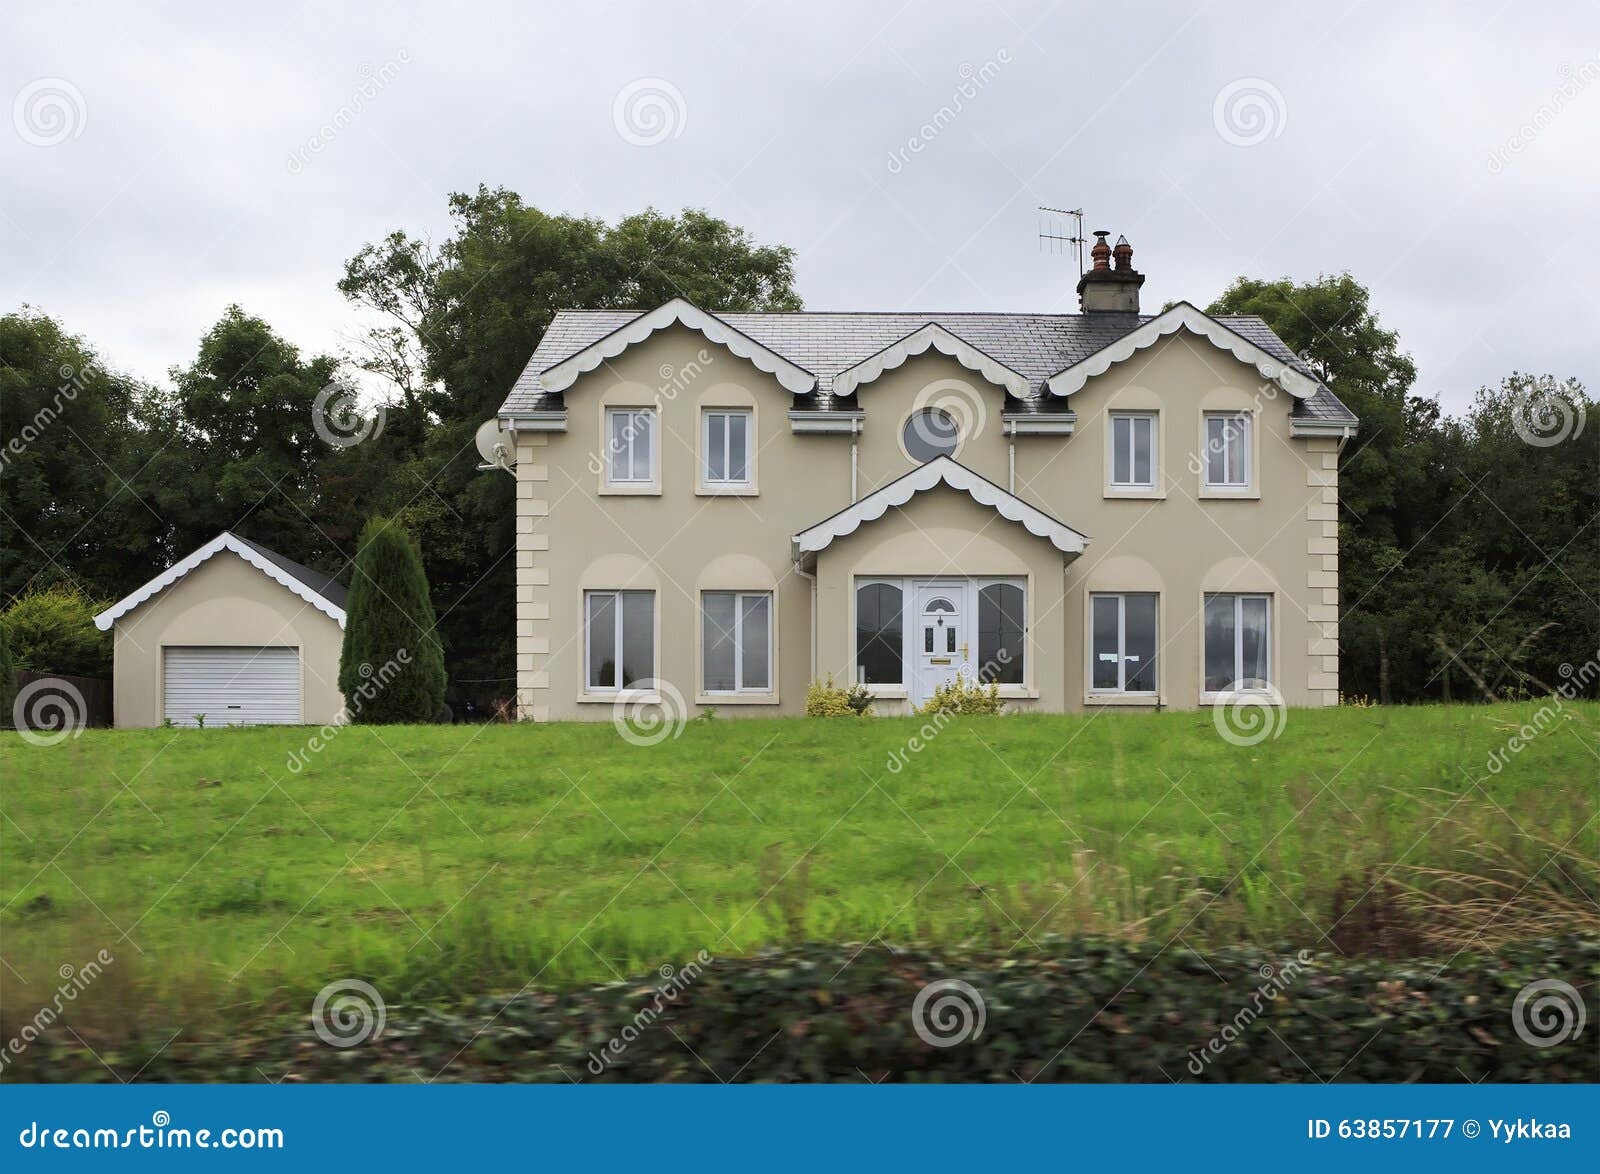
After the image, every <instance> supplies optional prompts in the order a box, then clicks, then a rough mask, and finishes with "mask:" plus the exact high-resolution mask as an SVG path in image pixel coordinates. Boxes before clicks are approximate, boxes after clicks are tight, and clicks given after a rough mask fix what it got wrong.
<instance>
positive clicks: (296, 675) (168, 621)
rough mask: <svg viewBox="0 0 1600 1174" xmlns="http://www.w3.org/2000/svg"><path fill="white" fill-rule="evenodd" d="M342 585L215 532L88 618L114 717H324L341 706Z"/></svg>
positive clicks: (222, 721)
mask: <svg viewBox="0 0 1600 1174" xmlns="http://www.w3.org/2000/svg"><path fill="white" fill-rule="evenodd" d="M344 602H345V589H344V588H343V587H341V586H340V585H339V584H338V583H337V582H336V581H334V580H333V579H332V578H330V577H329V576H327V575H323V574H319V573H318V572H316V571H313V570H311V569H310V568H309V567H303V566H301V565H300V564H299V563H297V562H294V561H293V560H291V559H287V558H284V557H283V555H281V554H278V553H276V552H275V551H271V550H268V549H267V548H266V547H264V546H261V545H260V544H259V543H255V542H251V541H250V540H249V539H247V538H241V537H239V536H238V535H237V534H231V533H226V532H224V533H222V534H219V535H218V536H217V537H216V538H214V539H212V540H211V541H210V542H208V543H206V544H205V545H204V546H202V547H201V548H200V549H199V550H197V551H195V552H194V553H193V554H191V555H189V557H188V558H185V559H184V560H183V561H181V562H179V563H177V564H175V565H174V566H171V567H169V568H167V569H166V570H165V571H163V572H161V574H159V575H157V576H156V577H155V578H154V579H151V580H150V581H149V582H148V583H146V584H145V585H144V586H143V587H140V588H139V589H138V590H137V591H135V592H133V593H132V594H131V595H129V596H128V597H127V598H125V599H123V600H120V601H119V602H118V603H116V604H115V605H113V606H112V607H109V608H107V609H106V610H105V611H103V612H101V613H100V614H99V615H97V616H96V617H95V621H94V622H95V624H96V626H98V627H99V628H100V630H101V631H107V630H110V631H111V632H112V633H113V645H112V646H113V650H114V654H115V668H114V669H113V684H114V689H115V712H116V724H117V725H118V726H123V727H128V726H159V725H162V724H163V723H164V722H171V723H172V724H173V725H175V726H198V725H202V724H203V725H205V726H207V727H217V726H236V725H248V726H256V725H296V724H310V725H326V724H329V723H331V722H334V721H336V720H338V716H339V713H340V711H341V710H342V709H343V707H344V697H343V696H342V695H341V694H340V692H339V648H340V645H341V644H342V643H343V639H344V632H343V629H344V618H345V617H344Z"/></svg>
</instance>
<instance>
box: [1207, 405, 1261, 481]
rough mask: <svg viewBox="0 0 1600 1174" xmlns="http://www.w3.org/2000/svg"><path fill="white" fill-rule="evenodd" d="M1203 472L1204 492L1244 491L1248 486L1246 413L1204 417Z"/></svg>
mask: <svg viewBox="0 0 1600 1174" xmlns="http://www.w3.org/2000/svg"><path fill="white" fill-rule="evenodd" d="M1205 425H1206V426H1205V449H1206V453H1205V473H1206V487H1207V488H1208V489H1245V488H1248V486H1249V485H1250V432H1251V419H1250V413H1248V412H1227V413H1218V414H1210V413H1208V414H1207V415H1206V418H1205Z"/></svg>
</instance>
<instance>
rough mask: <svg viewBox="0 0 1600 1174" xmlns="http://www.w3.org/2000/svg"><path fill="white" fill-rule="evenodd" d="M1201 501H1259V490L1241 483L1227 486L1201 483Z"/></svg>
mask: <svg viewBox="0 0 1600 1174" xmlns="http://www.w3.org/2000/svg"><path fill="white" fill-rule="evenodd" d="M1200 499H1201V500H1202V501H1228V500H1230V499H1231V500H1233V501H1260V500H1261V490H1259V489H1257V488H1255V487H1254V486H1252V485H1241V486H1238V487H1237V488H1231V489H1230V488H1229V487H1227V486H1225V485H1202V486H1201V487H1200Z"/></svg>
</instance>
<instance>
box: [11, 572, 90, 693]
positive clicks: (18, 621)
mask: <svg viewBox="0 0 1600 1174" xmlns="http://www.w3.org/2000/svg"><path fill="white" fill-rule="evenodd" d="M104 606H105V605H104V604H101V603H97V602H95V601H94V600H93V599H90V598H89V596H87V595H85V594H84V593H83V592H82V591H81V590H79V589H78V588H77V587H75V586H73V585H72V584H71V583H56V584H53V585H51V586H49V587H41V588H39V589H38V590H36V591H30V592H28V593H27V594H26V595H22V596H19V597H18V598H17V599H15V600H14V601H13V602H12V604H11V606H10V607H8V608H6V610H5V614H4V615H0V626H4V628H5V630H6V639H7V640H8V641H9V643H10V645H11V655H12V657H13V658H14V660H15V662H16V667H17V668H19V669H22V670H24V671H26V672H34V673H58V674H60V675H62V676H69V677H109V676H110V675H111V633H110V632H102V631H101V630H100V629H99V628H97V627H95V626H94V617H95V613H96V612H98V611H101V610H102V609H103V608H104Z"/></svg>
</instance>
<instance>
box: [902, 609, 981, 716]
mask: <svg viewBox="0 0 1600 1174" xmlns="http://www.w3.org/2000/svg"><path fill="white" fill-rule="evenodd" d="M972 610H973V609H972V584H971V583H970V582H967V581H966V580H963V579H924V580H920V581H919V582H918V583H917V588H916V592H915V594H914V596H913V610H912V614H913V615H914V616H915V617H916V626H915V627H914V628H913V629H912V637H911V638H912V649H913V652H912V657H911V663H912V665H913V666H914V667H913V675H914V679H913V681H912V683H911V700H912V702H913V703H914V704H917V705H921V704H922V703H923V702H924V701H926V700H928V698H930V697H932V696H933V691H934V690H935V689H936V688H938V687H939V686H940V685H942V684H944V683H946V682H947V681H953V680H954V679H955V678H956V677H957V676H958V675H959V676H964V677H966V678H967V679H968V680H969V681H970V680H972V679H973V678H974V677H975V676H976V675H977V673H976V671H975V670H974V668H973V664H972V653H973V647H972V645H973V640H972Z"/></svg>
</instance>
